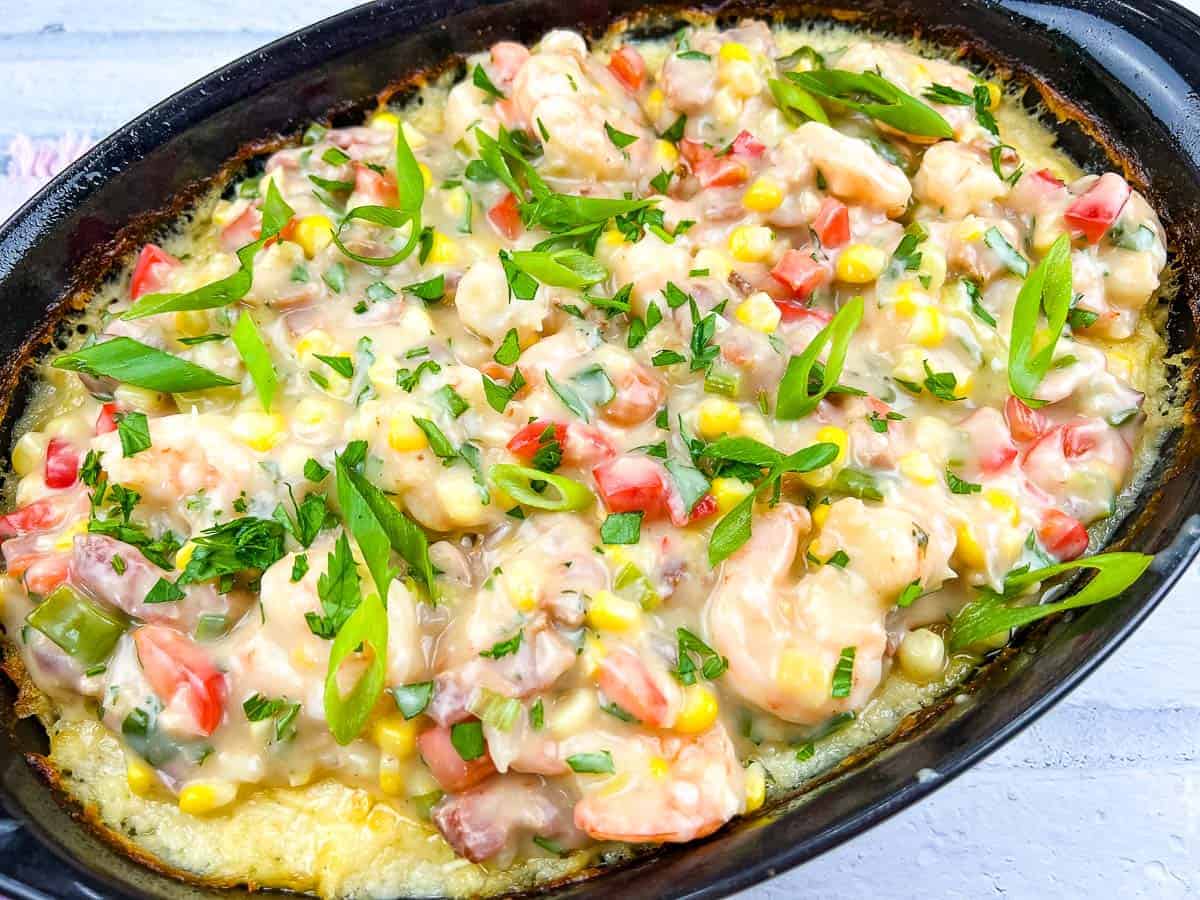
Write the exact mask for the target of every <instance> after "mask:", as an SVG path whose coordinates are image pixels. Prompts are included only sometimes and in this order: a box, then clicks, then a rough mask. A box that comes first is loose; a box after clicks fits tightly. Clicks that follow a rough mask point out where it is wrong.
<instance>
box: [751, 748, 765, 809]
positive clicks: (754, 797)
mask: <svg viewBox="0 0 1200 900" xmlns="http://www.w3.org/2000/svg"><path fill="white" fill-rule="evenodd" d="M766 799H767V772H766V770H765V769H764V768H763V765H762V763H760V762H759V761H758V760H755V761H754V762H752V763H750V765H748V766H746V812H748V813H751V812H754V811H755V810H756V809H758V808H759V807H761V806H762V805H763V802H764V801H765V800H766Z"/></svg>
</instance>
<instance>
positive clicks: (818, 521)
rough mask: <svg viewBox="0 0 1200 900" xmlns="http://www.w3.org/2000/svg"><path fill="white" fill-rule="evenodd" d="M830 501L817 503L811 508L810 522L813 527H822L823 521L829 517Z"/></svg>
mask: <svg viewBox="0 0 1200 900" xmlns="http://www.w3.org/2000/svg"><path fill="white" fill-rule="evenodd" d="M831 505H832V504H830V503H818V504H817V505H816V506H814V507H813V508H812V522H813V526H814V527H815V528H818V529H819V528H823V527H824V526H825V521H826V520H827V519H828V518H829V507H830V506H831Z"/></svg>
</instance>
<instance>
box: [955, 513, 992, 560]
mask: <svg viewBox="0 0 1200 900" xmlns="http://www.w3.org/2000/svg"><path fill="white" fill-rule="evenodd" d="M957 535H958V546H957V547H956V549H955V553H956V554H957V555H958V558H959V560H960V561H961V562H962V563H963V565H965V566H967V567H968V568H970V569H979V570H982V569H986V568H987V553H986V552H985V551H984V549H983V546H982V545H981V544H980V543H979V541H978V540H977V539H976V537H975V530H974V529H973V528H971V526H970V525H968V524H967V523H966V522H964V523H963V524H961V525H959V526H958V529H957Z"/></svg>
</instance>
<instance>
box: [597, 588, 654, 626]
mask: <svg viewBox="0 0 1200 900" xmlns="http://www.w3.org/2000/svg"><path fill="white" fill-rule="evenodd" d="M641 618H642V608H641V606H639V605H638V604H637V603H634V602H633V601H632V600H626V599H625V598H624V597H619V596H617V595H616V594H614V593H613V592H612V591H604V590H601V591H597V592H596V593H595V594H593V595H592V599H591V601H590V602H589V603H588V609H587V621H588V624H589V625H591V626H592V627H593V628H595V629H596V630H597V631H629V630H630V629H631V628H635V627H637V625H638V623H639V622H641Z"/></svg>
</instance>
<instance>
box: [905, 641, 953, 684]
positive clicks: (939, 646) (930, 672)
mask: <svg viewBox="0 0 1200 900" xmlns="http://www.w3.org/2000/svg"><path fill="white" fill-rule="evenodd" d="M896 658H897V660H898V661H899V662H900V668H901V669H903V670H904V674H905V675H907V676H908V677H909V678H911V679H912V680H913V681H921V682H925V681H933V680H934V679H935V678H938V677H940V676H941V674H942V672H943V670H944V669H945V668H946V643H945V641H943V640H942V638H941V636H940V635H938V634H936V633H934V632H932V631H930V630H929V629H928V628H918V629H917V630H916V631H910V632H909V633H908V634H906V635H905V636H904V639H903V640H902V641H901V642H900V649H899V650H898V651H897V653H896Z"/></svg>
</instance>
